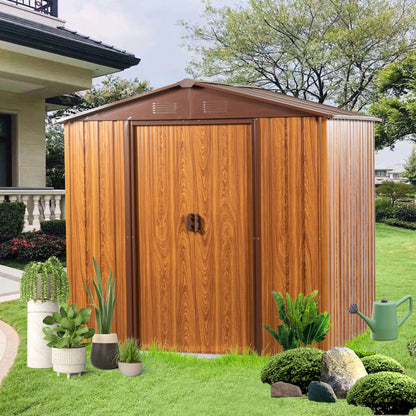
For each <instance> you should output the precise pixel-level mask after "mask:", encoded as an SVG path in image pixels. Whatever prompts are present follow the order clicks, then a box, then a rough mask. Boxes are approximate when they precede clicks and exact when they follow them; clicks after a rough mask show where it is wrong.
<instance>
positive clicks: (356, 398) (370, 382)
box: [347, 371, 416, 415]
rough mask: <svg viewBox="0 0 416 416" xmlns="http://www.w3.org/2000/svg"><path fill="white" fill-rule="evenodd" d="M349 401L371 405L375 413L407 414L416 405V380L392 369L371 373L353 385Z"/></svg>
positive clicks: (348, 397) (365, 405)
mask: <svg viewBox="0 0 416 416" xmlns="http://www.w3.org/2000/svg"><path fill="white" fill-rule="evenodd" d="M347 403H348V404H353V405H355V406H364V407H369V408H370V409H371V410H372V411H373V413H374V414H375V415H407V414H409V411H410V410H411V409H413V408H414V407H416V381H415V380H413V379H412V378H410V377H408V376H405V375H403V374H399V373H393V372H391V371H383V372H381V373H374V374H369V375H368V376H365V377H363V378H360V379H359V380H358V381H357V382H356V383H355V384H354V385H353V386H352V388H351V390H350V391H349V392H348V394H347Z"/></svg>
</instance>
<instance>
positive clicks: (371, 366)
mask: <svg viewBox="0 0 416 416" xmlns="http://www.w3.org/2000/svg"><path fill="white" fill-rule="evenodd" d="M361 361H362V363H363V364H364V367H365V369H366V370H367V373H368V374H373V373H379V372H380V371H392V372H394V373H401V374H404V367H403V366H402V365H401V364H400V363H399V362H397V361H396V360H394V359H393V358H390V357H387V356H386V355H380V354H376V355H370V356H368V357H363V358H361Z"/></svg>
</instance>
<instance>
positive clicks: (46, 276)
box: [20, 257, 69, 368]
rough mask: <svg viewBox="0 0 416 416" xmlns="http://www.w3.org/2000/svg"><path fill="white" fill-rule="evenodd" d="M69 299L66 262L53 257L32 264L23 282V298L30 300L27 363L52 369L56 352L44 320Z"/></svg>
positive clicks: (31, 365)
mask: <svg viewBox="0 0 416 416" xmlns="http://www.w3.org/2000/svg"><path fill="white" fill-rule="evenodd" d="M68 299H69V282H68V276H67V275H66V273H65V270H64V268H63V266H62V263H61V262H60V261H59V260H58V259H57V258H56V257H50V258H49V259H48V260H46V261H45V262H44V263H42V262H31V263H29V264H28V265H27V266H26V267H25V269H24V271H23V275H22V280H21V282H20V300H22V301H24V302H27V366H28V367H31V368H51V367H52V355H51V350H50V348H48V347H47V345H46V342H45V341H44V339H43V334H42V327H43V324H42V321H43V319H44V318H45V317H46V316H47V315H49V314H51V313H53V312H58V311H59V303H61V304H65V305H66V303H67V302H68Z"/></svg>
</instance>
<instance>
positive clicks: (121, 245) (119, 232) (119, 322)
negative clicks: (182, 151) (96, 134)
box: [113, 121, 131, 340]
mask: <svg viewBox="0 0 416 416" xmlns="http://www.w3.org/2000/svg"><path fill="white" fill-rule="evenodd" d="M113 129H114V130H113V134H114V137H113V140H114V172H113V174H114V228H115V230H114V232H115V238H114V243H113V244H114V246H115V247H114V250H115V263H114V266H113V267H114V269H113V270H114V273H115V276H116V279H117V283H116V290H117V310H116V316H115V326H116V328H117V333H118V334H119V337H120V340H123V339H125V338H126V337H127V336H129V335H131V334H128V333H127V311H128V309H127V303H126V302H127V275H126V207H125V202H126V195H125V193H126V192H125V191H126V188H125V170H124V164H125V163H126V161H125V160H124V140H123V136H124V123H123V122H122V121H118V122H115V123H114V127H113Z"/></svg>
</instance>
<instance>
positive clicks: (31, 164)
mask: <svg viewBox="0 0 416 416" xmlns="http://www.w3.org/2000/svg"><path fill="white" fill-rule="evenodd" d="M139 61H140V60H139V59H138V58H136V57H135V56H134V55H132V54H130V53H128V52H126V51H123V50H119V49H117V48H115V47H113V46H110V45H106V44H104V43H102V42H100V41H99V40H93V39H91V38H89V37H88V36H84V35H81V34H79V33H77V32H75V31H72V30H71V29H70V28H68V27H66V26H65V21H64V20H62V19H60V18H59V16H58V0H36V1H35V0H0V202H2V201H4V200H10V201H16V200H20V201H23V202H24V203H25V204H26V205H27V207H28V211H27V213H26V218H25V222H26V228H39V220H40V219H46V220H47V219H50V218H55V217H56V218H59V217H60V216H61V215H64V211H65V209H64V207H65V205H64V194H65V192H64V191H63V190H52V189H45V114H46V111H49V110H53V109H57V108H59V107H60V106H62V105H65V104H67V103H68V102H67V101H68V97H67V95H68V94H71V93H74V92H76V91H81V90H86V89H89V88H91V86H92V79H93V78H95V77H99V76H102V75H107V74H111V73H115V72H118V71H122V70H124V69H126V68H129V67H131V66H133V65H137V64H138V63H139ZM61 213H62V214H61Z"/></svg>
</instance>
